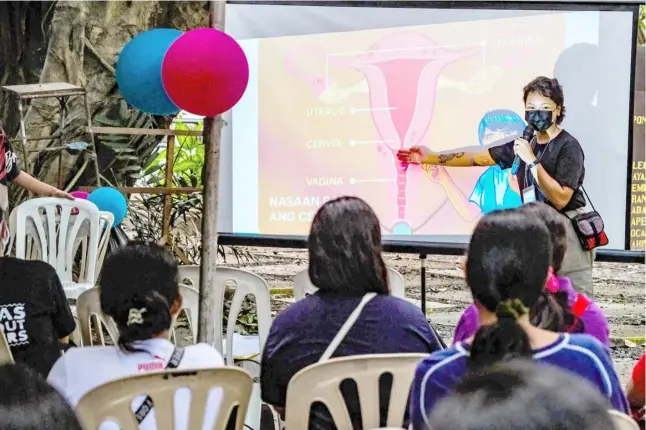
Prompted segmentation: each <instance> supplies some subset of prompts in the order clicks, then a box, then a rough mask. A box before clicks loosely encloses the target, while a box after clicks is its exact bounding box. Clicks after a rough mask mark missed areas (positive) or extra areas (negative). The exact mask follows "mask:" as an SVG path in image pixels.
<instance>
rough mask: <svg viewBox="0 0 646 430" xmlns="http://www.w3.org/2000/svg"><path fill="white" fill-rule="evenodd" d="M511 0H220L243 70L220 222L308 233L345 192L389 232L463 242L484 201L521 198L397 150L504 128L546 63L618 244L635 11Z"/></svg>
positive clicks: (487, 136) (489, 181) (509, 188)
mask: <svg viewBox="0 0 646 430" xmlns="http://www.w3.org/2000/svg"><path fill="white" fill-rule="evenodd" d="M507 7H508V8H507V9H504V10H503V9H445V8H437V9H428V8H415V9H407V8H373V7H330V6H303V5H296V4H295V5H261V4H227V11H226V31H227V32H228V33H229V34H231V35H232V36H233V37H234V38H236V39H237V40H238V41H239V42H240V44H241V46H242V47H243V49H244V50H245V53H246V55H247V58H248V61H249V65H250V75H251V79H250V82H249V87H248V89H247V91H246V93H245V95H244V97H243V99H242V100H241V101H240V103H239V104H238V105H237V106H236V107H235V108H234V109H233V110H232V112H230V113H228V114H227V117H226V118H225V120H226V122H227V126H226V127H225V130H224V132H223V139H224V140H223V148H222V158H223V162H222V163H221V165H222V170H221V180H222V182H221V183H222V184H223V185H224V186H223V187H222V188H221V191H220V196H221V203H220V208H221V213H220V226H221V228H220V231H222V232H227V233H228V232H230V233H234V234H235V233H240V234H242V233H244V234H256V235H306V234H307V233H308V230H309V226H310V223H311V220H312V217H313V215H314V213H315V212H316V210H317V208H318V207H319V206H320V205H321V204H323V203H324V202H325V201H327V200H329V199H331V198H334V197H337V196H340V195H356V196H359V197H361V198H363V199H365V200H366V201H367V202H368V203H369V204H370V205H371V206H372V207H373V208H374V209H375V211H376V212H377V214H378V216H379V218H380V220H381V223H382V230H383V234H384V238H385V239H395V240H397V239H400V240H405V241H433V242H457V243H464V242H466V241H468V238H469V235H470V233H471V231H472V229H473V227H474V224H475V222H477V219H478V218H479V217H480V216H481V215H482V213H483V212H485V213H486V212H487V211H490V210H494V209H500V208H504V207H513V206H516V205H518V204H520V197H519V190H518V188H519V187H518V184H517V183H516V181H515V178H514V177H513V176H512V175H511V174H510V173H509V172H508V171H502V170H500V168H498V167H491V168H446V169H445V170H444V169H438V168H427V169H424V168H421V167H419V166H409V167H408V169H404V168H402V167H401V166H400V165H399V164H398V163H397V161H396V159H395V153H396V151H397V150H398V149H399V148H404V147H409V146H411V145H425V146H427V147H429V148H430V149H432V150H434V151H458V150H465V149H466V150H468V149H469V148H479V147H482V146H491V145H496V144H500V143H502V142H506V141H509V140H513V139H514V138H515V137H516V136H519V135H520V134H521V133H522V130H523V128H524V127H525V122H524V104H523V100H522V89H523V87H524V86H525V85H526V84H527V83H528V82H529V81H531V80H532V79H533V78H535V77H537V76H541V75H544V76H550V77H552V76H554V77H556V78H558V79H559V82H560V83H561V84H562V85H563V88H564V91H565V106H566V109H567V113H566V117H565V120H564V121H563V124H562V126H563V128H565V129H566V130H568V131H569V132H570V133H571V134H572V135H574V136H575V137H576V138H577V139H578V140H579V142H580V143H581V145H582V147H583V150H584V152H585V168H586V177H585V187H586V190H587V192H588V194H589V195H590V197H591V198H592V201H593V203H594V205H595V207H596V209H597V210H598V211H599V212H600V213H601V215H602V216H603V218H604V220H605V224H606V231H607V233H608V236H609V238H610V244H609V246H608V248H612V249H625V232H626V225H625V224H626V207H627V205H626V187H627V182H626V181H627V166H628V159H627V157H628V145H629V124H630V118H629V113H630V109H629V106H630V92H631V85H630V84H631V58H632V47H633V45H634V42H633V40H632V38H633V10H632V9H626V10H622V9H617V10H604V11H598V10H593V11H591V10H586V11H576V10H569V9H568V10H513V9H509V7H513V4H508V5H507ZM553 7H554V8H557V7H558V6H553ZM572 7H574V6H572ZM228 208H230V210H229V209H228Z"/></svg>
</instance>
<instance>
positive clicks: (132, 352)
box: [48, 242, 224, 430]
mask: <svg viewBox="0 0 646 430" xmlns="http://www.w3.org/2000/svg"><path fill="white" fill-rule="evenodd" d="M177 275H178V271H177V263H176V262H175V259H174V258H173V256H172V255H171V254H170V252H168V251H167V250H166V249H164V248H162V247H161V246H158V245H155V244H153V243H144V242H132V243H130V244H128V245H126V246H125V247H123V248H120V249H118V250H116V251H115V252H114V253H112V254H110V255H109V256H108V258H107V259H106V261H105V263H104V265H103V270H102V272H101V278H100V281H99V282H100V288H101V309H102V310H103V312H105V313H106V314H107V315H109V316H110V317H112V319H113V320H114V321H115V323H116V324H117V327H118V329H119V341H118V345H117V346H93V347H85V348H73V349H71V350H70V351H69V352H67V353H66V354H65V355H64V356H63V357H61V358H60V359H59V360H58V361H57V362H56V364H55V365H54V367H53V368H52V370H51V372H50V373H49V377H48V382H49V383H50V384H51V385H53V386H54V387H55V388H57V389H58V390H59V392H60V393H61V394H63V395H64V396H65V397H66V398H67V400H68V401H69V403H70V404H71V405H72V406H76V404H77V403H78V401H79V400H80V399H81V397H83V395H84V394H86V393H87V392H88V391H90V390H92V389H94V388H96V387H98V386H100V385H103V384H105V383H107V382H110V381H112V380H115V379H119V378H123V377H127V376H132V375H136V374H139V373H142V372H149V371H159V370H164V369H166V368H178V369H204V368H212V367H220V366H224V360H223V359H222V356H221V355H220V353H219V352H218V351H217V350H216V349H215V348H213V347H212V346H210V345H206V344H203V343H201V344H197V345H190V346H186V347H183V348H179V347H175V346H174V345H173V344H172V343H171V342H170V341H169V340H168V338H169V329H170V328H171V324H172V322H173V318H174V317H175V316H176V315H177V313H178V312H179V311H180V310H181V307H182V296H181V295H180V292H179V284H178V276H177ZM179 394H180V395H181V396H183V398H182V399H181V400H180V399H178V401H176V403H175V404H176V411H175V413H176V414H177V418H178V420H177V421H176V422H183V423H186V422H187V420H188V412H189V409H188V408H189V402H188V401H189V399H188V394H187V393H179ZM184 397H185V398H184ZM217 400H218V399H211V400H210V401H212V402H213V405H214V406H215V407H210V408H207V410H208V411H209V414H211V416H210V417H207V421H205V422H207V423H208V422H211V421H209V419H210V420H215V414H216V413H217V406H216V405H217ZM140 403H142V404H139V405H136V407H135V408H133V411H137V412H138V413H137V414H136V415H138V416H140V417H143V419H142V420H141V422H140V429H142V430H146V429H147V430H152V429H155V428H156V425H155V418H154V414H153V413H145V411H144V412H142V413H139V412H140V411H139V409H140V408H142V406H143V407H146V405H143V400H142V401H140Z"/></svg>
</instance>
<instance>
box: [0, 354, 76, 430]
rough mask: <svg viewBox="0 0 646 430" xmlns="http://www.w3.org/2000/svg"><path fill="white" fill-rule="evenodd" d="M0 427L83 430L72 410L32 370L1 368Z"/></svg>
mask: <svg viewBox="0 0 646 430" xmlns="http://www.w3.org/2000/svg"><path fill="white" fill-rule="evenodd" d="M0 385H2V390H0V428H3V429H15V430H40V429H47V430H82V427H81V424H80V423H79V421H78V419H77V418H76V415H75V414H74V411H73V410H72V408H71V407H70V406H69V405H68V403H67V402H66V401H65V399H64V398H63V396H61V395H60V394H59V393H58V392H57V391H56V390H55V389H54V388H52V387H51V386H50V385H49V384H47V382H45V380H44V379H43V378H42V377H40V376H39V375H38V373H36V372H35V371H34V370H32V369H29V368H27V367H25V366H23V365H20V364H8V365H4V366H0Z"/></svg>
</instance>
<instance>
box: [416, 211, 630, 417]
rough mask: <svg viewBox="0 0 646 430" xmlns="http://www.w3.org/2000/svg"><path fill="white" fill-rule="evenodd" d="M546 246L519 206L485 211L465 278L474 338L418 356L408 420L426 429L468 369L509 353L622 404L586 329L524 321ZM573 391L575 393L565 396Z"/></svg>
mask: <svg viewBox="0 0 646 430" xmlns="http://www.w3.org/2000/svg"><path fill="white" fill-rule="evenodd" d="M552 249H553V245H552V243H551V240H550V234H549V231H548V230H547V228H546V227H545V223H544V222H542V221H540V220H539V219H537V218H536V217H535V216H530V215H529V214H527V213H526V212H525V211H522V210H519V209H511V210H510V209H508V210H502V211H498V212H492V213H491V214H488V215H485V216H484V217H483V218H482V219H481V220H480V221H479V222H478V224H477V225H476V228H475V230H474V232H473V235H472V236H471V242H470V244H469V250H468V253H467V261H466V281H467V285H468V286H469V288H470V289H471V293H472V295H473V300H474V303H475V304H476V306H477V307H478V314H479V318H480V328H479V329H478V331H477V332H476V334H475V336H474V337H471V338H469V339H467V340H466V341H464V342H458V343H456V344H454V345H453V346H452V347H451V348H448V349H446V350H443V351H438V352H435V353H433V354H431V355H430V356H429V357H428V358H426V359H424V360H422V361H421V362H420V364H419V365H418V367H417V370H416V372H415V377H414V379H413V386H412V394H411V408H410V415H411V422H412V424H413V428H414V429H426V428H428V426H429V423H428V417H429V414H430V413H431V412H432V411H433V408H434V406H435V405H436V403H437V402H438V401H439V400H440V399H442V398H443V397H446V396H447V395H448V394H449V393H450V392H451V390H452V389H453V388H454V387H455V386H456V384H457V383H458V382H459V381H460V380H461V379H462V378H463V377H464V375H465V374H466V373H468V372H470V371H475V370H477V369H480V368H483V367H485V366H489V365H492V364H494V363H497V362H500V361H506V360H510V359H513V358H521V357H524V358H527V359H532V358H533V359H535V360H537V361H540V362H543V363H546V364H551V365H553V366H557V367H560V368H563V369H564V370H568V371H570V372H573V373H576V374H578V375H579V376H581V377H583V378H585V379H587V380H588V381H590V382H591V383H592V384H593V385H594V386H595V388H596V389H597V390H598V391H599V392H600V393H601V394H602V395H603V396H604V397H606V398H607V399H608V401H609V403H610V405H612V407H613V408H616V409H618V410H619V411H621V412H624V413H626V412H627V411H628V403H627V401H626V397H625V396H624V394H623V392H622V389H621V385H620V383H619V378H618V377H617V374H616V373H615V370H614V368H613V366H612V360H611V358H610V355H609V352H608V350H607V349H606V348H605V347H604V345H602V344H601V343H600V342H599V341H598V340H597V339H595V338H593V337H592V336H589V335H586V334H569V333H555V332H552V331H547V330H544V329H540V328H538V327H535V326H533V325H532V323H531V321H530V317H529V310H530V309H531V308H532V307H533V306H534V305H535V304H536V302H537V301H538V299H539V297H541V294H542V292H543V289H544V288H545V282H546V280H547V278H548V275H549V267H550V264H551V263H552ZM571 394H572V395H573V396H574V395H578V393H576V392H572V393H571Z"/></svg>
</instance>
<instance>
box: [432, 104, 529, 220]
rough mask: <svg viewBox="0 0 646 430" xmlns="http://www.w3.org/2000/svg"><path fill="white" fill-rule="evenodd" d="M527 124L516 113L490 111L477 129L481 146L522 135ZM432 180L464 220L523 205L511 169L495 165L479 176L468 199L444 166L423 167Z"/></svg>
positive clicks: (501, 110) (506, 140)
mask: <svg viewBox="0 0 646 430" xmlns="http://www.w3.org/2000/svg"><path fill="white" fill-rule="evenodd" d="M524 129H525V122H524V121H523V119H522V118H521V117H520V116H519V115H518V114H517V113H516V112H514V111H511V110H507V109H497V110H493V111H489V112H487V113H486V114H485V115H484V116H483V117H482V119H481V120H480V124H479V126H478V139H479V142H480V146H492V144H498V145H499V144H502V143H505V142H508V141H510V140H514V139H515V138H517V137H519V136H521V135H522V133H523V130H524ZM423 168H424V169H425V170H426V172H427V173H428V176H429V178H430V179H431V180H433V181H435V182H438V183H439V184H441V185H442V186H443V187H444V190H445V191H446V194H447V196H448V197H449V200H451V203H452V204H453V206H454V207H455V209H456V211H457V212H458V213H459V214H460V216H461V217H462V218H463V219H464V220H465V221H473V220H475V219H476V218H478V217H479V216H480V215H481V214H487V213H489V212H492V211H494V210H499V209H508V208H515V207H518V206H520V205H521V204H522V200H521V198H520V190H519V187H518V183H517V181H516V177H515V176H513V175H512V174H511V170H510V169H505V170H502V169H501V168H500V167H499V166H492V167H489V168H487V170H486V171H485V172H484V173H483V174H482V175H481V176H480V178H479V179H478V182H477V183H476V185H475V187H474V188H473V191H472V192H471V195H470V196H469V198H468V199H467V198H466V196H465V195H464V194H462V192H461V191H460V190H459V188H458V187H457V186H456V185H455V183H454V182H453V180H452V179H451V177H450V176H449V174H448V172H447V171H446V169H445V168H444V167H443V166H430V165H424V166H423Z"/></svg>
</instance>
